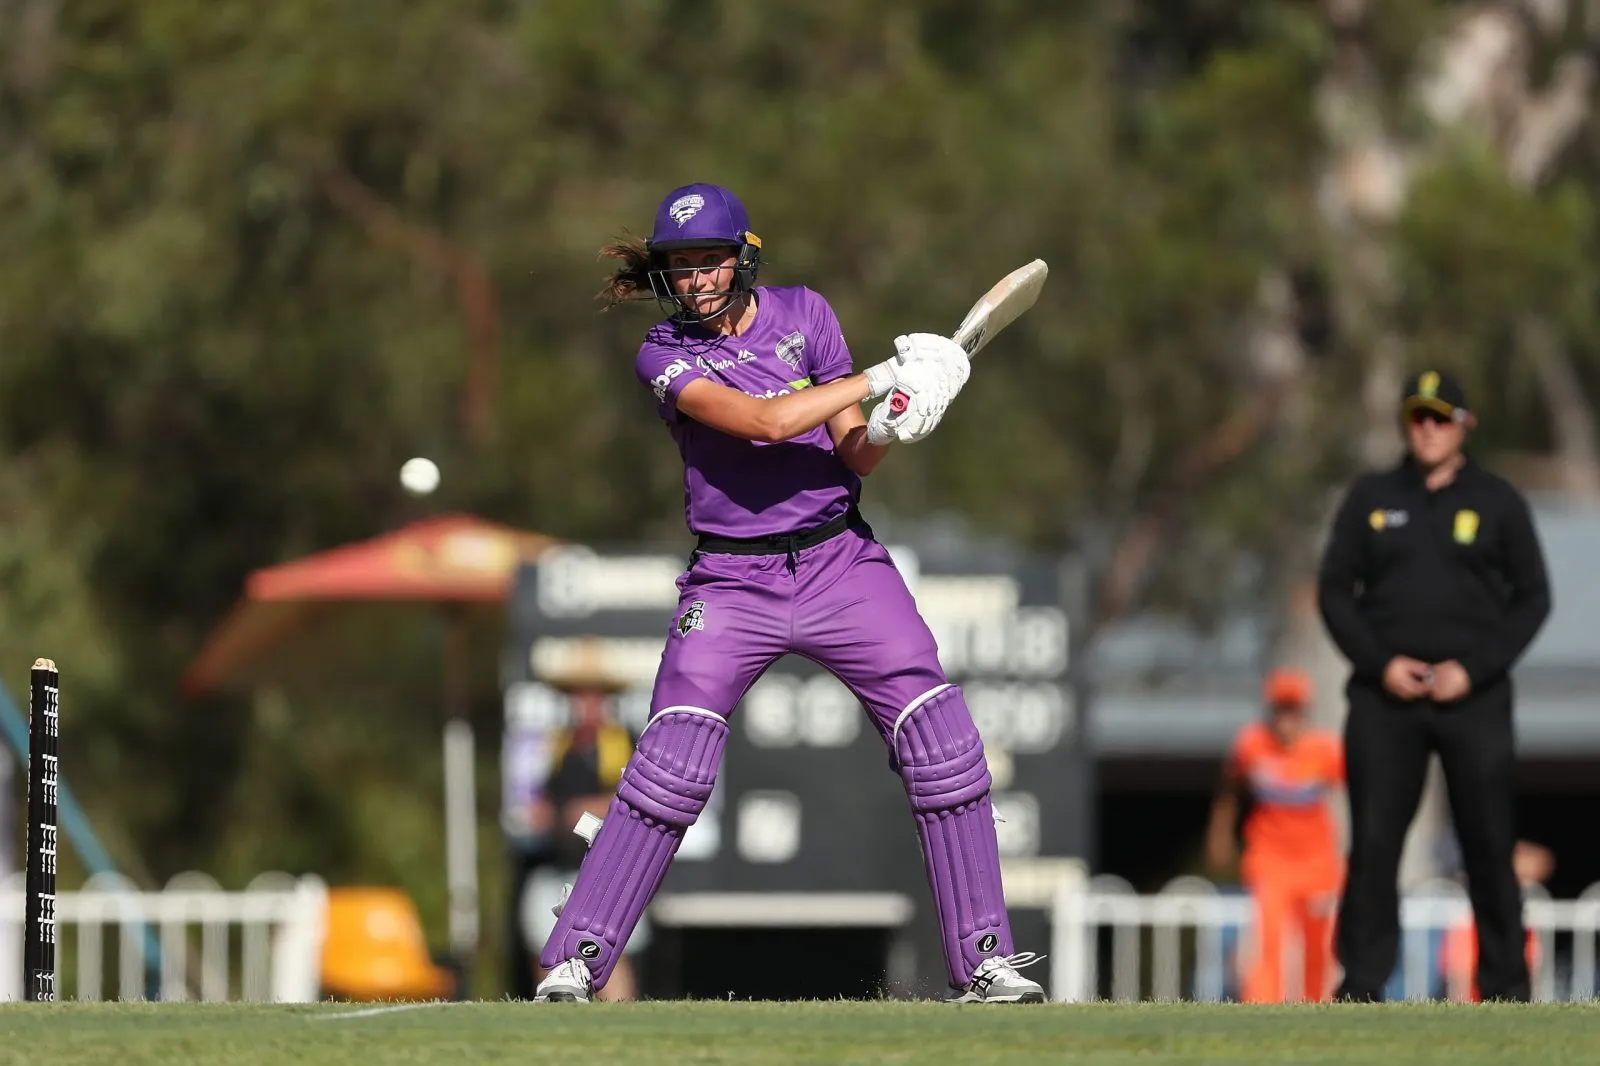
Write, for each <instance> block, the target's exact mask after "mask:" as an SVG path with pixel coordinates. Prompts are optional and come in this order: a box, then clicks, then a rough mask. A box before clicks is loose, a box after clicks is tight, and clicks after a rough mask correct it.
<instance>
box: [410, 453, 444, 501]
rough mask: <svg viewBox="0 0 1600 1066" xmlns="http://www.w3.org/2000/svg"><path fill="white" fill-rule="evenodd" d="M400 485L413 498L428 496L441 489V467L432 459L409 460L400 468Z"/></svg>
mask: <svg viewBox="0 0 1600 1066" xmlns="http://www.w3.org/2000/svg"><path fill="white" fill-rule="evenodd" d="M400 484H401V485H403V486H405V490H406V491H407V492H409V493H411V495H413V496H426V495H427V494H428V493H430V492H432V491H433V490H434V489H436V488H438V487H439V467H438V465H437V464H435V463H434V461H433V460H432V459H424V458H422V457H421V456H418V457H417V458H415V459H407V460H406V463H405V465H404V466H402V467H401V468H400Z"/></svg>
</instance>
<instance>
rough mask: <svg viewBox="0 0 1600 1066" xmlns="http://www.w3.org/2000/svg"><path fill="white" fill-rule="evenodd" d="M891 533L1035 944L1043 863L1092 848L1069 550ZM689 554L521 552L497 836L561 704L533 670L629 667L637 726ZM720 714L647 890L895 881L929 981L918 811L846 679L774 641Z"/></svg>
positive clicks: (938, 965)
mask: <svg viewBox="0 0 1600 1066" xmlns="http://www.w3.org/2000/svg"><path fill="white" fill-rule="evenodd" d="M889 550H890V553H891V555H892V556H893V557H894V559H895V563H896V566H897V567H898V568H899V570H900V571H901V573H902V575H903V576H904V577H905V579H906V583H907V585H908V586H909V587H910V589H911V591H912V593H913V595H914V596H915V597H916V600H917V605H918V608H919V609H920V610H921V612H922V615H923V617H924V619H925V620H926V621H927V622H928V625H929V627H930V628H931V629H932V630H933V633H934V636H935V638H936V639H937V641H938V645H939V658H940V662H941V664H942V665H943V666H944V669H945V672H946V673H947V674H948V675H949V676H950V679H951V680H952V681H955V682H956V683H958V684H959V685H960V686H961V688H962V691H963V693H964V695H965V697H966V701H967V705H968V707H969V708H970V709H971V711H972V715H973V718H974V720H975V721H976V723H977V726H978V728H979V731H980V732H981V733H982V735H983V739H984V746H985V750H986V753H987V756H988V760H989V768H990V773H991V775H992V776H993V779H994V784H993V792H992V802H993V805H994V809H995V814H996V831H997V834H998V838H999V845H1000V854H1001V858H1002V864H1003V866H1004V867H1005V876H1006V889H1007V897H1008V902H1009V903H1010V905H1011V912H1012V922H1013V927H1014V930H1015V932H1016V934H1017V940H1018V948H1019V950H1044V949H1045V945H1046V944H1047V939H1046V938H1047V936H1048V926H1047V925H1046V924H1045V922H1044V916H1043V913H1042V908H1044V907H1046V906H1048V899H1049V894H1050V888H1051V886H1052V884H1053V882H1052V878H1053V877H1054V876H1056V874H1058V873H1059V872H1060V870H1061V868H1062V865H1063V863H1068V862H1070V860H1072V859H1075V858H1081V857H1084V856H1086V855H1087V854H1088V851H1089V847H1090V837H1089V834H1090V826H1091V823H1092V814H1093V811H1092V809H1091V803H1092V790H1091V787H1090V772H1091V769H1090V768H1091V766H1092V760H1091V755H1090V752H1089V750H1088V745H1087V742H1086V731H1085V729H1084V728H1083V714H1082V709H1083V703H1084V697H1085V692H1086V687H1085V686H1084V685H1083V684H1082V683H1080V679H1079V678H1078V676H1077V675H1076V674H1075V673H1074V671H1073V658H1074V657H1073V655H1072V636H1073V626H1072V625H1071V622H1070V619H1071V617H1072V615H1073V613H1074V605H1075V602H1076V583H1075V581H1074V580H1073V570H1072V569H1071V567H1070V566H1069V565H1068V564H1064V563H1061V562H1059V561H1054V560H1028V561H1024V562H1022V563H1020V564H1017V565H1013V566H996V567H994V568H990V569H984V568H982V567H977V566H970V565H969V566H968V567H965V568H962V569H959V570H956V569H948V568H942V567H936V566H931V565H927V564H925V563H923V562H922V561H921V560H919V559H918V558H917V556H916V554H915V553H914V552H912V551H910V550H909V549H905V548H899V547H894V546H890V548H889ZM683 568H684V560H683V558H682V557H681V556H669V555H656V554H645V553H638V554H630V553H620V552H619V553H600V552H596V551H593V550H591V549H589V548H586V547H582V546H563V547H560V548H556V549H551V550H550V551H547V552H546V553H544V554H543V555H541V556H539V557H538V559H536V560H535V561H533V562H530V563H528V564H526V565H525V566H524V567H523V568H522V569H521V571H520V572H519V574H518V576H517V579H516V582H515V584H514V586H513V591H512V596H511V602H510V608H509V609H510V622H509V626H508V630H507V632H508V645H507V647H506V649H505V658H504V661H503V664H502V674H503V681H504V690H505V737H504V746H503V749H502V752H503V754H502V763H503V765H502V770H503V774H502V785H503V797H504V799H503V805H502V825H503V828H504V830H505V832H506V833H507V835H508V837H510V838H512V839H513V840H515V839H517V838H518V836H519V834H525V833H526V831H527V829H526V826H525V825H524V824H523V819H524V817H525V816H524V814H523V813H522V812H523V811H525V809H526V802H527V799H528V797H529V796H530V795H534V794H537V790H538V788H539V787H540V785H541V783H542V781H541V773H542V769H541V768H542V766H543V762H542V759H543V755H544V753H545V751H546V750H547V749H546V747H545V746H544V745H545V743H546V738H547V737H548V735H549V734H550V732H551V731H552V730H554V729H556V728H559V727H560V726H561V725H562V724H563V723H564V721H565V719H566V714H567V710H566V702H565V698H564V696H563V695H562V694H561V693H560V692H558V691H557V690H556V689H554V688H552V687H550V686H549V685H547V684H546V683H545V682H544V680H542V679H547V678H552V677H557V676H560V675H563V674H569V673H571V672H573V671H574V670H581V671H583V672H595V671H598V672H601V673H603V674H605V675H606V676H609V677H615V678H618V679H619V680H620V681H623V682H625V683H626V684H627V686H628V687H627V689H626V690H625V691H624V692H622V693H621V694H620V695H619V697H618V700H617V713H618V715H619V717H620V718H621V719H622V721H623V722H624V723H625V724H627V725H628V726H629V727H631V728H632V729H633V730H634V731H635V732H637V731H638V730H640V729H642V728H643V727H644V723H645V721H646V719H647V716H648V713H649V702H650V691H651V686H652V684H653V681H654V677H655V671H656V667H657V665H658V663H659V661H660V657H661V651H662V648H663V646H664V645H665V642H666V639H667V634H668V631H669V627H670V625H671V623H672V620H673V617H674V614H675V611H676V607H677V600H678V592H677V588H676V585H675V584H674V582H675V579H676V578H677V577H678V575H679V574H680V573H681V572H682V571H683ZM729 725H730V733H729V736H728V741H727V749H726V754H725V756H724V762H723V767H722V773H721V775H720V776H719V778H718V781H717V786H716V788H715V790H714V792H713V793H712V796H711V799H710V802H709V803H708V805H707V808H706V810H705V811H704V812H703V813H702V814H701V816H700V818H699V820H698V821H697V822H696V824H695V825H694V826H693V827H692V828H691V829H690V830H689V831H688V833H687V834H686V835H685V837H684V841H683V844H682V845H681V847H680V849H679V852H678V857H677V859H676V861H675V862H674V865H673V867H672V870H671V872H670V873H669V874H668V877H667V879H666V882H665V883H664V885H663V887H662V893H661V897H658V898H667V897H669V896H671V895H673V894H680V893H777V892H782V893H786V894H787V893H856V894H859V893H897V894H901V895H903V896H905V897H907V898H909V900H911V901H912V904H913V906H914V908H915V916H914V917H913V919H912V921H911V923H910V926H909V932H908V936H909V938H910V939H909V943H910V944H911V945H912V949H913V952H914V955H915V960H916V961H915V964H914V967H913V968H914V970H915V972H916V973H917V975H918V976H919V978H920V979H924V980H925V982H926V981H937V983H938V984H939V985H941V986H942V984H943V978H942V974H943V963H942V961H941V956H940V954H939V949H938V936H937V929H936V926H935V924H934V922H933V918H932V916H931V911H932V902H931V899H930V895H929V891H928V887H927V883H926V877H925V874H924V872H923V865H922V858H921V852H920V849H919V847H918V843H917V836H916V831H915V824H914V821H913V818H912V815H911V812H910V809H909V805H908V803H907V801H906V797H905V792H904V789H903V787H902V785H901V783H900V779H899V776H898V775H897V774H895V773H894V772H893V771H892V770H891V769H890V768H889V757H888V752H887V751H886V750H885V747H884V744H883V741H882V739H881V738H880V737H879V736H878V734H877V731H876V730H875V729H874V728H873V727H872V724H871V721H870V720H869V718H868V715H867V713H866V711H865V710H864V709H863V708H862V707H861V706H860V704H859V703H858V702H857V701H856V699H855V697H854V696H853V695H851V693H850V692H849V691H848V690H847V689H846V688H845V687H844V686H843V685H842V684H841V683H840V682H839V681H838V680H836V679H835V678H834V677H833V676H832V675H831V674H829V673H827V672H826V671H824V670H823V669H822V668H820V667H818V666H817V665H816V664H814V663H812V662H811V661H809V660H807V659H803V658H800V657H798V656H786V657H784V658H782V659H779V660H778V661H777V662H776V663H774V664H773V665H772V667H771V668H769V669H768V670H767V672H766V673H765V674H764V675H763V676H762V677H761V678H760V679H759V680H758V681H757V682H756V683H755V685H754V686H752V688H751V689H750V691H749V692H748V693H747V694H746V695H745V698H744V700H743V701H742V702H741V703H740V705H739V707H738V708H737V709H736V710H735V711H734V713H733V715H732V716H731V718H730V721H729ZM564 828H566V827H558V831H561V830H562V829H564ZM1029 911H1031V912H1032V913H1025V912H1029Z"/></svg>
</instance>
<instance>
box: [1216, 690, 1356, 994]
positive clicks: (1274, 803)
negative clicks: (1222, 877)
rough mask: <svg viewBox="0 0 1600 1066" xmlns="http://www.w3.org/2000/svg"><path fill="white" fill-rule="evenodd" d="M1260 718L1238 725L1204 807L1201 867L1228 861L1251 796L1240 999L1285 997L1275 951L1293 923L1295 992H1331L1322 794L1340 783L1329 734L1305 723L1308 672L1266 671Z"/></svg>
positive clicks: (1326, 796)
mask: <svg viewBox="0 0 1600 1066" xmlns="http://www.w3.org/2000/svg"><path fill="white" fill-rule="evenodd" d="M1262 697H1263V702H1264V703H1265V705H1266V712H1267V715H1266V720H1265V721H1259V722H1253V723H1251V724H1250V725H1248V726H1245V727H1244V729H1242V730H1240V732H1239V735H1238V736H1237V737H1236V738H1235V739H1234V742H1233V747H1232V750H1231V751H1230V752H1229V753H1228V760H1227V764H1226V765H1225V766H1224V768H1223V774H1222V784H1221V787H1220V788H1219V789H1218V792H1217V797H1216V800H1215V802H1214V803H1213V804H1212V807H1211V825H1210V830H1209V832H1208V834H1207V841H1206V853H1207V864H1208V865H1209V866H1210V868H1211V870H1212V872H1213V875H1217V874H1220V873H1222V872H1223V871H1226V870H1227V869H1228V868H1229V867H1231V866H1232V864H1233V859H1234V854H1235V848H1234V826H1235V825H1236V824H1237V819H1238V814H1239V803H1240V799H1241V797H1242V796H1243V795H1245V794H1248V795H1249V798H1250V799H1251V800H1252V801H1253V806H1252V809H1251V811H1250V814H1249V815H1248V816H1247V817H1246V819H1245V823H1244V853H1243V855H1242V857H1241V861H1240V863H1239V873H1240V878H1241V880H1242V881H1243V882H1244V885H1245V887H1246V888H1247V889H1248V890H1249V892H1250V895H1251V897H1252V898H1253V899H1254V901H1255V904H1256V918H1257V921H1256V944H1255V947H1256V950H1255V957H1254V960H1253V961H1252V962H1251V963H1250V965H1249V966H1248V968H1247V970H1246V972H1245V975H1244V989H1243V991H1244V999H1245V1001H1246V1002H1248V1003H1281V1002H1283V1001H1284V999H1285V989H1284V980H1283V978H1284V965H1283V963H1284V948H1285V945H1286V943H1287V941H1288V932H1289V930H1290V929H1291V928H1296V927H1297V928H1298V930H1299V932H1300V939H1301V943H1302V944H1303V945H1304V948H1303V960H1304V964H1305V980H1304V984H1303V985H1302V986H1301V988H1302V993H1303V996H1304V998H1305V999H1309V1000H1326V999H1327V998H1328V997H1329V994H1330V992H1331V983H1332V977H1333V970H1332V966H1331V961H1332V939H1333V918H1334V910H1335V908H1336V907H1337V905H1338V902H1339V889H1340V887H1341V885H1342V882H1343V880H1344V861H1343V857H1342V856H1341V854H1340V851H1339V841H1338V833H1337V830H1336V828H1335V826H1334V820H1333V811H1332V810H1331V807H1330V800H1331V797H1332V796H1333V794H1334V793H1335V792H1336V791H1337V790H1338V789H1339V788H1340V787H1341V786H1342V785H1343V783H1344V748H1343V745H1342V744H1341V743H1340V741H1339V738H1338V737H1337V736H1335V735H1334V734H1333V733H1330V732H1328V731H1326V730H1321V729H1314V728H1312V727H1311V726H1310V725H1309V724H1308V723H1307V722H1306V711H1307V709H1308V707H1309V706H1310V704H1311V679H1310V678H1309V677H1307V676H1306V675H1305V674H1304V673H1303V672H1301V671H1299V670H1292V669H1279V670H1274V671H1273V672H1272V673H1271V674H1269V675H1267V678H1266V681H1265V683H1264V684H1263V686H1262Z"/></svg>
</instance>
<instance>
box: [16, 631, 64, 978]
mask: <svg viewBox="0 0 1600 1066" xmlns="http://www.w3.org/2000/svg"><path fill="white" fill-rule="evenodd" d="M60 736H61V674H60V673H59V672H58V671H57V670H56V664H55V663H54V662H53V661H51V660H50V659H35V660H34V663H33V677H32V685H31V687H30V689H29V697H28V859H27V865H28V873H27V902H26V914H25V919H24V920H25V925H24V930H25V931H24V933H23V950H22V966H23V971H22V988H23V998H24V999H26V1000H27V1001H28V1002H29V1003H49V1002H51V1001H52V1000H54V999H55V998H56V782H57V780H58V774H59V767H58V765H57V763H56V757H57V750H58V749H57V744H58V742H59V740H60Z"/></svg>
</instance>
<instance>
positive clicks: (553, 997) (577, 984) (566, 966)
mask: <svg viewBox="0 0 1600 1066" xmlns="http://www.w3.org/2000/svg"><path fill="white" fill-rule="evenodd" d="M1034 987H1035V988H1037V987H1038V986H1037V985H1035V986H1034ZM593 994H594V979H593V978H592V977H590V976H589V967H587V966H585V965H584V964H583V960H582V959H568V960H567V961H566V962H563V963H562V964H561V965H560V966H557V967H556V968H555V969H553V970H551V971H550V972H549V973H548V974H546V975H545V978H544V980H543V981H540V982H539V987H538V988H537V989H535V990H534V993H533V1001H534V1002H535V1003H587V1002H589V1000H590V998H591V997H592V996H593Z"/></svg>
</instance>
